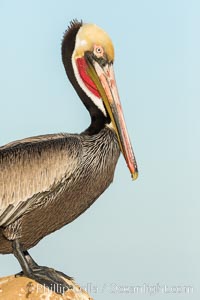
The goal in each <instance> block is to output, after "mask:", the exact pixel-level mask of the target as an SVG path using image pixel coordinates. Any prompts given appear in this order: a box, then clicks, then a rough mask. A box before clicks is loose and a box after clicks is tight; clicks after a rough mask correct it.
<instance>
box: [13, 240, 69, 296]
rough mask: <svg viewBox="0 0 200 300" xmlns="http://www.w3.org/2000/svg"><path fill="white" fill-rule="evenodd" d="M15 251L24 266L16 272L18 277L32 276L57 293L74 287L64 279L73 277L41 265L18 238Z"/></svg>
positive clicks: (14, 246) (15, 242)
mask: <svg viewBox="0 0 200 300" xmlns="http://www.w3.org/2000/svg"><path fill="white" fill-rule="evenodd" d="M13 253H14V255H15V257H16V258H17V259H18V261H19V263H20V265H21V267H22V272H20V273H18V274H16V275H15V276H16V277H20V276H26V277H28V278H31V279H33V280H35V281H36V282H38V283H39V284H41V285H43V287H45V288H47V289H49V290H51V291H53V292H55V293H57V294H63V293H65V292H66V291H67V290H68V289H72V288H73V286H72V285H69V284H67V282H66V281H65V280H64V279H63V278H66V279H68V280H72V277H69V276H67V275H66V274H64V273H63V272H60V271H56V270H54V269H52V268H48V267H45V266H39V265H38V264H37V263H36V262H35V261H34V260H33V258H32V257H31V256H30V254H29V253H28V251H26V250H25V251H24V250H23V249H22V246H21V245H20V243H19V241H18V240H15V241H13Z"/></svg>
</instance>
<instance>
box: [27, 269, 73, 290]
mask: <svg viewBox="0 0 200 300" xmlns="http://www.w3.org/2000/svg"><path fill="white" fill-rule="evenodd" d="M24 275H25V276H27V277H29V278H31V279H34V280H35V281H37V282H38V283H40V284H41V285H43V287H45V288H47V289H49V290H51V291H53V292H55V293H57V294H64V293H65V292H66V291H67V290H68V289H72V288H73V286H72V285H69V284H67V283H66V281H65V280H64V279H63V278H62V277H61V276H60V274H59V272H57V271H56V270H54V269H51V268H48V267H43V266H42V267H41V266H38V267H37V268H33V269H32V270H31V273H29V274H24Z"/></svg>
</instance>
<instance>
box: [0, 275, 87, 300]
mask: <svg viewBox="0 0 200 300" xmlns="http://www.w3.org/2000/svg"><path fill="white" fill-rule="evenodd" d="M65 280H66V282H67V283H68V284H69V285H72V286H73V288H72V289H70V290H68V291H66V292H65V293H64V294H56V293H55V292H53V291H52V290H50V289H48V288H45V287H44V286H42V285H41V284H39V283H37V282H36V281H34V280H32V279H29V278H27V277H15V276H13V275H12V276H8V277H2V278H0V300H37V299H38V300H93V298H91V297H90V296H89V295H88V293H87V292H86V291H85V290H83V289H81V287H80V286H79V285H77V284H76V283H75V281H74V280H72V281H71V280H67V279H65Z"/></svg>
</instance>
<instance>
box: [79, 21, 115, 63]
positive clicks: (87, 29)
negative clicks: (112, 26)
mask: <svg viewBox="0 0 200 300" xmlns="http://www.w3.org/2000/svg"><path fill="white" fill-rule="evenodd" d="M95 45H100V46H102V47H103V49H104V51H105V53H106V55H107V58H108V60H109V61H113V60H114V47H113V43H112V41H111V39H110V37H109V36H108V34H107V33H106V32H105V31H104V30H102V29H101V28H99V27H98V26H97V25H95V24H84V25H83V26H82V27H81V28H80V29H79V31H78V34H77V37H76V45H75V50H74V58H78V57H82V56H84V53H85V51H93V49H94V46H95Z"/></svg>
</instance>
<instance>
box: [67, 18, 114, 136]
mask: <svg viewBox="0 0 200 300" xmlns="http://www.w3.org/2000/svg"><path fill="white" fill-rule="evenodd" d="M82 25H83V23H82V21H81V22H79V21H78V20H76V19H75V20H73V21H71V22H70V26H69V27H68V29H67V30H66V32H65V34H64V37H63V41H62V61H63V64H64V67H65V71H66V74H67V76H68V78H69V80H70V82H71V84H72V85H73V87H74V89H75V90H76V92H77V94H78V96H79V97H80V98H81V100H82V102H83V104H84V105H85V107H86V108H87V110H88V111H89V113H90V116H91V124H90V126H89V127H88V129H87V130H85V131H84V133H86V134H89V135H93V134H97V133H98V132H99V131H100V130H101V129H103V128H104V126H105V124H106V123H108V122H110V119H109V117H105V116H104V114H103V113H102V111H101V110H100V109H99V108H98V107H97V106H96V105H95V104H94V103H93V101H92V100H91V99H90V98H89V97H88V96H87V95H86V93H85V92H84V90H83V89H82V88H81V87H80V85H79V83H78V81H77V80H76V77H75V74H74V69H73V66H72V54H73V51H74V48H75V42H76V35H77V33H78V31H79V29H80V28H81V26H82Z"/></svg>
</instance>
